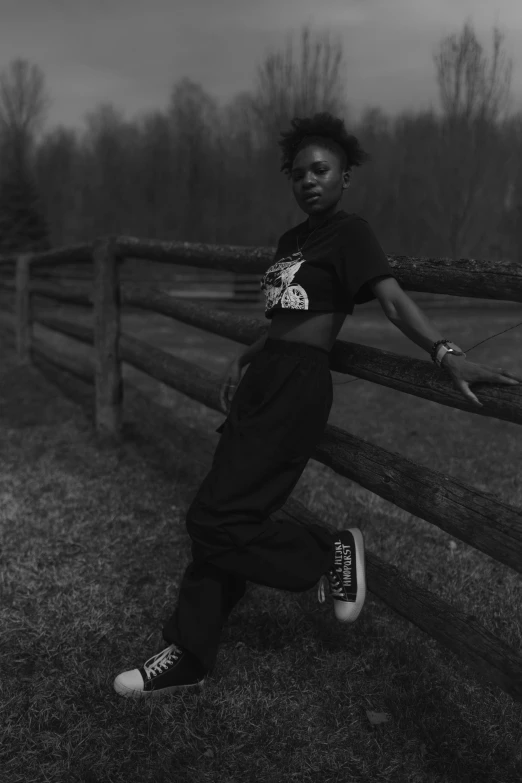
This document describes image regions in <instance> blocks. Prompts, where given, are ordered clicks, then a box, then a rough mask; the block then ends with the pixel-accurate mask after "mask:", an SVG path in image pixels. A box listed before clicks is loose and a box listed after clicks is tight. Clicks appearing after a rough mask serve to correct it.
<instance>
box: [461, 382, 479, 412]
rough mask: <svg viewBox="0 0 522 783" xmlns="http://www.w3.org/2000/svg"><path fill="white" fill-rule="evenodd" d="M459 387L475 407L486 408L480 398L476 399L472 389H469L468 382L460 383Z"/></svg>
mask: <svg viewBox="0 0 522 783" xmlns="http://www.w3.org/2000/svg"><path fill="white" fill-rule="evenodd" d="M457 386H458V388H459V390H460V391H461V393H462V394H463V395H464V397H465V398H466V399H467V400H469V401H470V402H472V403H473V404H474V405H478V406H479V407H481V408H483V407H484V405H483V404H482V403H481V402H480V400H479V399H478V397H476V396H475V395H474V394H473V392H472V391H471V389H470V388H469V385H468V383H467V381H459V382H458V384H457Z"/></svg>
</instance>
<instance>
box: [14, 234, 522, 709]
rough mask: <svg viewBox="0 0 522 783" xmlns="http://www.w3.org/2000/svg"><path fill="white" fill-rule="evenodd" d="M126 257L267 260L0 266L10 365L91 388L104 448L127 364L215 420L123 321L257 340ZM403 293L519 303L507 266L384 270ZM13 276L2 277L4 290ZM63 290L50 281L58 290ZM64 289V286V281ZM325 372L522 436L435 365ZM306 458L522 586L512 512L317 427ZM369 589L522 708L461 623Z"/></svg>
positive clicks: (521, 688) (348, 365) (386, 584)
mask: <svg viewBox="0 0 522 783" xmlns="http://www.w3.org/2000/svg"><path fill="white" fill-rule="evenodd" d="M126 257H132V258H142V259H151V258H152V259H156V260H157V261H160V262H162V263H169V264H178V265H183V266H187V265H188V266H194V267H195V268H210V269H213V270H221V272H223V271H228V272H233V273H241V274H243V273H245V274H246V273H247V272H246V271H245V270H248V274H259V273H260V272H262V271H264V269H266V267H267V266H268V265H269V264H270V263H271V260H272V257H273V250H272V249H271V248H238V247H228V246H227V247H216V246H208V245H195V244H188V243H184V242H151V241H148V240H142V239H136V238H134V237H115V236H112V237H104V238H100V239H98V240H97V241H96V242H94V243H92V244H91V245H88V246H87V245H82V246H75V247H74V248H61V249H59V250H55V251H49V252H46V253H40V254H34V255H21V256H19V257H16V258H15V257H9V258H6V257H4V258H0V286H1V287H2V288H3V290H4V296H5V293H6V292H7V293H8V294H11V296H12V294H14V295H15V297H14V299H15V301H14V304H15V307H14V313H13V314H9V313H8V312H6V311H5V310H4V313H3V315H2V316H1V317H0V323H1V324H3V325H4V326H5V327H7V328H9V329H10V330H11V331H12V333H14V335H15V336H16V344H17V351H18V356H19V361H20V363H22V364H28V363H30V362H31V361H32V360H33V359H34V358H37V357H38V359H43V360H44V361H47V362H49V363H51V364H53V365H55V366H56V367H59V368H60V369H62V370H64V371H66V372H68V373H71V374H72V375H75V376H77V377H79V378H81V379H82V380H84V381H87V382H89V383H91V384H93V385H94V396H95V427H96V433H97V435H98V436H99V438H100V439H101V440H109V441H110V442H113V443H114V442H117V441H118V439H119V438H120V437H121V410H122V401H123V382H122V373H121V363H122V362H123V361H125V362H127V363H128V364H130V365H132V366H134V367H136V368H137V369H139V370H141V371H142V372H145V373H147V374H148V375H149V376H151V377H153V378H155V379H156V380H158V381H161V382H162V383H165V384H167V385H168V386H170V387H172V388H174V389H176V390H178V391H179V392H181V393H183V394H185V395H187V396H189V397H191V398H192V399H194V400H197V401H198V402H200V403H203V404H204V405H206V406H208V407H210V408H213V409H214V410H221V408H220V402H219V385H218V380H219V379H218V377H217V376H216V375H215V374H214V373H212V372H209V371H208V370H204V369H203V368H201V367H198V366H196V365H195V364H193V363H191V362H188V361H185V360H182V359H180V358H177V357H175V356H172V355H170V354H168V353H166V352H165V351H162V350H160V349H158V348H156V347H154V346H151V345H150V344H149V343H146V342H144V341H142V340H139V339H137V338H135V337H132V336H130V335H127V334H122V333H121V329H120V316H121V309H122V307H124V306H125V307H134V308H138V309H142V310H145V311H147V312H152V313H159V314H162V315H166V316H168V317H171V318H173V319H175V320H177V321H181V322H183V323H186V324H189V325H191V326H195V327H197V328H200V329H204V330H206V331H208V332H212V333H214V334H218V335H221V336H223V337H227V338H229V339H232V340H235V341H237V342H240V343H244V344H247V345H248V344H251V343H252V342H254V341H255V340H256V339H257V338H258V337H259V336H261V334H263V333H264V332H265V331H266V325H265V324H264V323H262V322H261V321H259V319H257V318H247V317H245V316H240V315H237V314H236V315H235V314H233V313H230V312H223V311H220V310H217V309H212V308H209V307H208V306H207V307H203V306H202V305H201V304H198V303H195V302H188V301H182V300H180V299H179V298H177V297H175V296H172V295H169V294H166V293H165V292H163V291H159V290H157V289H154V288H153V287H147V288H144V287H143V286H142V285H137V284H136V283H135V282H134V283H133V282H124V283H122V282H121V279H120V277H121V269H122V264H123V263H124V260H125V258H126ZM389 261H390V265H391V266H392V267H393V268H394V272H395V274H396V275H397V278H398V280H399V282H400V284H401V286H402V287H403V288H404V289H405V290H410V291H420V292H427V293H435V294H445V295H447V294H450V295H452V296H465V297H466V298H467V299H470V298H471V299H473V298H475V299H493V300H498V301H511V302H522V268H521V267H519V266H517V265H515V264H509V263H500V264H498V263H495V264H491V263H489V262H487V261H477V260H474V259H460V260H459V261H458V262H456V263H455V264H451V263H450V262H448V260H447V259H431V258H429V259H415V258H407V257H405V256H389ZM87 262H91V263H92V274H91V286H90V289H87V288H86V287H85V286H79V285H78V284H76V285H75V284H74V282H73V284H72V285H70V284H68V285H67V286H65V285H63V284H61V285H59V284H58V283H57V282H56V278H55V280H54V281H52V276H48V277H47V279H43V277H42V275H39V272H41V271H42V270H43V269H44V268H46V267H47V268H50V267H54V268H55V269H56V267H60V268H61V269H64V268H65V265H66V264H67V263H79V264H80V265H82V264H85V263H87ZM10 274H11V275H12V277H11V279H9V276H10ZM58 277H60V276H58ZM60 279H63V278H60ZM42 298H43V299H44V300H51V301H55V302H56V301H58V302H62V303H67V304H71V305H80V306H84V307H92V308H93V315H94V318H93V325H92V326H84V325H80V324H78V323H74V322H72V321H70V320H67V319H64V318H57V317H56V316H51V315H49V314H48V313H47V314H45V313H40V314H38V313H37V312H35V310H36V303H37V302H38V301H39V300H41V299H42ZM34 324H40V325H42V326H44V327H45V328H47V329H50V330H54V331H55V332H57V333H60V334H63V335H66V336H68V337H70V338H73V339H77V340H79V341H81V342H83V343H85V344H89V345H91V346H93V347H94V351H93V354H92V356H91V357H90V358H88V359H86V358H83V357H81V356H80V355H76V356H74V357H73V356H71V355H70V354H69V352H65V351H63V350H61V349H58V348H56V347H54V346H53V347H51V345H50V343H49V342H48V341H46V340H45V339H39V338H36V337H35V336H34V335H33V326H34ZM331 368H332V369H333V370H335V371H338V372H344V373H349V374H350V375H355V376H356V377H359V378H364V379H366V380H369V381H372V382H374V383H378V384H381V385H384V386H388V387H390V388H393V389H397V390H399V391H402V392H405V393H407V394H411V395H413V396H416V397H422V398H424V399H428V400H432V401H434V402H438V403H439V404H442V405H447V406H450V407H453V408H460V409H461V410H466V411H469V412H472V413H474V414H476V415H481V416H488V417H494V418H497V419H501V420H505V421H510V422H513V423H516V424H522V394H521V391H520V390H519V389H518V388H515V387H510V386H498V387H493V386H487V385H485V386H484V388H483V390H481V401H482V402H483V403H484V406H483V407H482V408H478V409H477V408H476V407H475V406H472V405H471V404H470V403H468V402H467V400H466V399H465V398H464V397H462V395H461V394H460V393H458V392H457V391H456V390H455V389H454V388H453V386H452V385H451V383H450V381H449V379H448V378H447V377H446V376H443V375H442V374H441V373H440V371H438V369H437V368H435V367H434V366H433V365H432V363H431V362H427V361H419V360H416V359H411V358H409V357H405V356H399V355H396V354H393V353H391V352H389V351H384V350H380V349H376V348H370V347H368V346H363V345H359V344H357V343H350V342H346V341H342V340H338V341H337V342H336V344H335V345H334V348H333V350H332V353H331ZM313 458H314V459H316V460H317V461H319V462H322V463H323V464H324V465H327V466H328V467H330V468H331V469H332V470H333V471H335V472H336V473H338V474H339V475H341V476H344V477H347V478H349V479H351V480H353V481H355V482H357V483H358V484H360V485H361V486H363V487H365V488H367V489H369V490H371V491H372V492H374V493H376V494H377V495H379V496H380V497H383V498H385V499H386V500H389V501H391V502H392V503H394V504H395V505H396V506H398V507H400V508H402V509H405V510H406V511H408V512H410V513H412V514H414V515H415V516H417V517H420V518H422V519H424V520H426V521H428V522H430V523H432V524H434V525H436V526H437V527H439V528H440V529H442V530H444V531H446V532H447V533H449V534H451V535H452V536H453V537H454V538H457V539H460V540H461V541H464V542H465V543H467V544H469V545H471V546H473V547H474V548H476V549H477V550H479V551H481V552H483V553H484V554H486V555H488V556H489V557H492V558H494V559H495V560H497V561H498V562H500V563H503V564H505V565H507V566H509V567H510V568H512V569H513V570H515V571H517V572H518V573H522V512H521V509H519V508H515V507H514V506H511V505H509V504H507V503H503V502H501V501H500V500H498V499H497V498H496V497H494V496H493V495H492V494H491V493H487V492H483V491H480V490H477V489H475V488H474V487H471V486H469V485H466V484H465V483H463V482H460V481H458V480H456V479H453V478H451V477H449V476H447V475H445V474H443V473H440V472H438V471H434V470H431V469H429V468H425V467H423V466H421V465H418V464H417V463H415V462H414V461H412V460H409V459H406V458H404V457H402V456H401V455H399V454H396V453H393V452H391V451H388V450H386V449H383V448H381V447H378V446H375V445H373V444H371V443H369V442H367V441H365V440H364V439H361V438H358V437H355V436H353V435H351V434H350V433H348V432H346V431H345V430H343V429H341V428H339V427H335V426H332V425H327V427H326V428H325V432H324V435H323V438H322V439H321V441H320V443H319V444H318V445H317V448H316V451H315V452H314V454H313ZM282 513H286V514H289V515H290V516H292V517H293V518H294V519H297V520H298V521H300V522H301V523H302V524H309V523H310V522H314V523H316V524H323V525H325V526H326V527H329V525H328V523H327V522H326V521H325V520H321V519H319V518H317V516H316V515H315V514H312V512H310V511H309V510H308V509H306V507H304V506H303V505H302V504H300V503H299V502H298V501H296V500H295V499H292V498H291V499H290V500H289V501H287V503H286V504H285V506H284V507H283V509H282ZM368 587H369V589H370V590H371V591H372V592H373V593H374V594H375V595H377V596H378V597H379V598H381V599H382V600H383V601H384V602H386V603H387V604H388V605H389V606H391V607H392V608H393V609H394V610H395V611H397V612H398V613H399V614H401V615H403V616H404V617H406V618H407V619H408V620H410V621H411V622H412V623H414V624H415V625H417V626H418V627H419V628H421V629H423V630H424V631H425V632H426V633H428V634H429V635H430V636H432V637H433V638H435V639H437V640H438V641H439V642H440V643H441V644H443V645H445V646H446V647H448V648H449V649H451V650H453V651H454V652H456V653H457V654H458V655H460V657H461V658H462V659H463V660H465V661H467V662H468V663H470V664H471V665H472V666H474V667H475V669H476V670H477V671H478V672H480V673H481V674H482V675H483V676H484V677H486V678H487V679H488V680H489V681H490V682H493V683H495V684H497V685H498V686H499V687H501V688H502V689H503V690H505V691H506V692H507V693H509V694H511V696H512V697H513V698H514V699H516V700H518V701H522V657H521V656H520V655H519V654H518V653H517V652H516V651H514V650H512V649H511V648H510V647H509V646H508V645H506V644H505V643H504V642H503V641H501V640H500V639H498V638H497V637H495V636H494V635H493V634H491V633H490V632H489V631H487V630H486V629H485V628H484V627H483V626H482V625H481V624H480V623H479V622H478V621H477V620H476V619H475V618H470V617H468V616H466V614H465V613H463V612H460V611H459V610H457V609H455V608H454V607H452V606H451V605H449V604H447V603H446V602H444V601H441V600H440V599H439V598H438V597H436V596H435V595H434V594H432V593H430V592H429V591H428V590H426V589H424V588H423V587H421V586H420V585H419V584H416V583H415V582H414V581H413V580H411V579H410V578H409V577H408V576H406V575H405V574H402V573H401V572H400V571H399V570H398V569H397V568H395V567H394V566H392V565H390V564H388V563H386V562H384V561H383V560H381V559H380V558H378V557H377V556H376V555H374V554H372V553H368Z"/></svg>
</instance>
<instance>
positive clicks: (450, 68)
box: [430, 23, 512, 258]
mask: <svg viewBox="0 0 522 783" xmlns="http://www.w3.org/2000/svg"><path fill="white" fill-rule="evenodd" d="M502 40H503V36H502V34H501V33H500V32H499V31H498V29H497V28H495V29H494V32H493V57H492V59H490V58H488V57H487V55H486V54H485V53H484V49H483V47H482V45H481V44H480V43H479V41H477V38H476V36H475V33H474V31H473V29H472V27H471V25H470V24H469V23H466V24H465V25H464V28H463V30H462V32H461V34H460V36H459V37H458V38H457V37H456V36H455V35H451V36H448V37H447V38H445V39H443V41H442V42H441V44H440V46H439V50H438V52H437V53H436V54H435V55H434V61H435V66H436V75H437V82H438V85H439V97H440V102H441V106H442V118H441V122H440V133H439V138H438V140H437V143H436V144H435V145H434V147H433V154H432V156H431V159H430V172H431V175H432V178H431V183H432V184H431V187H432V194H433V209H432V212H431V215H432V217H431V220H432V225H433V228H434V229H435V230H438V231H441V232H443V234H444V235H445V237H446V242H447V250H448V251H449V253H450V254H451V256H452V257H453V258H457V257H458V256H459V255H460V254H461V253H462V252H467V253H468V254H469V253H473V250H474V249H475V248H476V247H478V246H480V245H481V243H482V241H483V239H484V238H485V233H486V231H487V230H488V227H489V225H490V224H491V217H492V216H494V215H495V214H496V211H497V210H498V204H499V203H500V202H501V199H502V197H501V196H500V190H502V187H503V186H502V172H503V171H504V169H505V163H506V160H505V156H504V157H503V156H502V154H501V153H500V143H499V135H498V124H497V123H498V120H499V117H500V116H501V114H502V112H503V110H504V109H505V108H506V106H507V104H508V100H509V88H510V79H511V68H512V65H511V60H508V59H507V58H506V56H505V53H504V52H503V51H502V50H501V45H502ZM499 196H500V197H499ZM488 217H489V218H490V219H489V220H488V219H487V218H488Z"/></svg>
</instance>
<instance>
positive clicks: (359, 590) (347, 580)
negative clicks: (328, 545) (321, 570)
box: [317, 527, 366, 623]
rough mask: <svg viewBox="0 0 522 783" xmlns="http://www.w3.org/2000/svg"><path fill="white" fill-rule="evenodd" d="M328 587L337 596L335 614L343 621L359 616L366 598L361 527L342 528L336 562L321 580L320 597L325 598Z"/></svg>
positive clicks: (336, 547)
mask: <svg viewBox="0 0 522 783" xmlns="http://www.w3.org/2000/svg"><path fill="white" fill-rule="evenodd" d="M325 587H328V589H329V594H330V596H331V597H332V598H333V602H334V611H335V616H336V617H337V619H338V620H340V621H341V622H342V623H353V622H354V620H357V618H358V617H359V614H360V613H361V609H362V608H363V604H364V599H365V598H366V578H365V569H364V541H363V536H362V533H361V531H360V530H359V528H357V527H351V528H348V529H347V530H340V531H339V533H338V538H337V540H336V542H335V561H334V565H333V566H332V567H331V568H329V569H328V571H327V572H326V574H323V576H322V577H321V579H320V580H319V587H318V593H317V597H318V599H319V603H321V604H322V603H324V602H325Z"/></svg>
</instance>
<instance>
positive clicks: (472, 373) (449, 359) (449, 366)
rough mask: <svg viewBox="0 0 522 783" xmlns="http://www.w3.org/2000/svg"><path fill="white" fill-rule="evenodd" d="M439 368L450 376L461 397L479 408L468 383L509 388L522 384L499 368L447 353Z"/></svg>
mask: <svg viewBox="0 0 522 783" xmlns="http://www.w3.org/2000/svg"><path fill="white" fill-rule="evenodd" d="M441 366H442V367H443V368H444V369H445V370H446V372H448V373H449V375H451V378H452V380H453V383H454V385H455V387H456V388H457V389H458V390H459V391H460V392H462V394H463V396H464V397H465V398H466V399H467V400H470V401H471V402H474V403H475V405H480V407H483V405H482V403H481V402H480V401H479V400H478V399H477V397H475V395H474V394H473V392H472V391H471V390H470V388H469V384H470V383H479V382H480V383H497V384H506V385H509V386H516V385H517V384H519V383H522V378H520V377H519V376H517V375H512V374H511V373H509V372H506V371H505V370H502V369H501V368H498V369H494V368H493V367H488V366H487V365H485V364H475V363H474V362H468V361H467V360H466V359H464V357H462V356H456V355H454V354H451V353H447V354H446V355H445V356H444V357H443V359H442V365H441Z"/></svg>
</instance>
